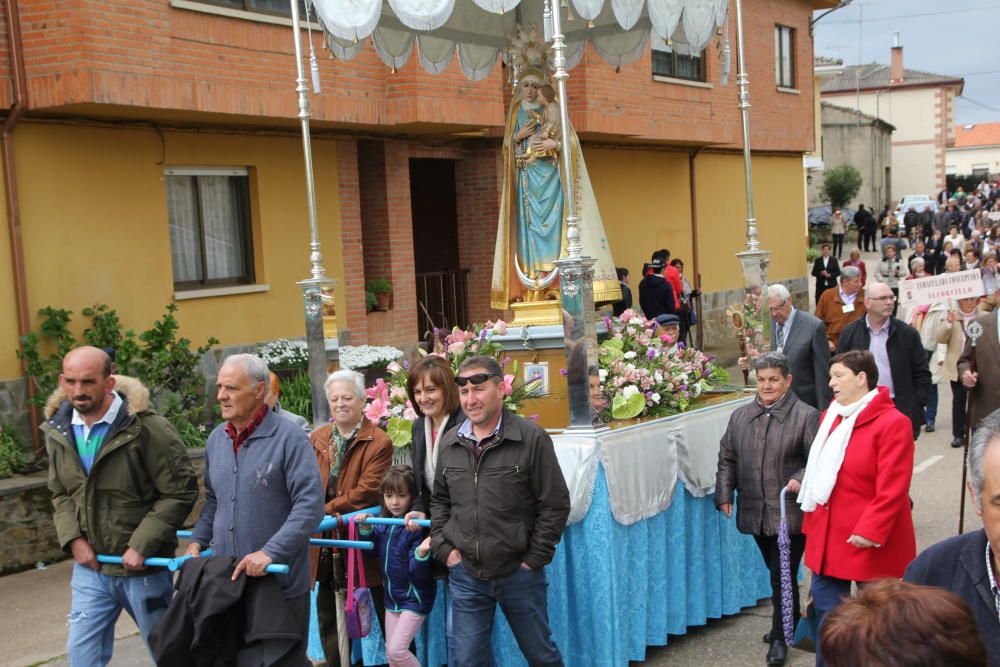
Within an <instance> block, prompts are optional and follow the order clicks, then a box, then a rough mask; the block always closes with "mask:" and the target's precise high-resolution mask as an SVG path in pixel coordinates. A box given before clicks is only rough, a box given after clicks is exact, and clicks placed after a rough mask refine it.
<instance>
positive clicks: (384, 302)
mask: <svg viewBox="0 0 1000 667" xmlns="http://www.w3.org/2000/svg"><path fill="white" fill-rule="evenodd" d="M365 291H366V292H371V293H372V294H374V295H375V310H389V299H390V298H391V297H392V283H391V282H389V281H388V280H387V279H386V278H372V279H371V280H369V281H368V282H367V283H366V284H365ZM365 298H366V299H367V295H366V297H365Z"/></svg>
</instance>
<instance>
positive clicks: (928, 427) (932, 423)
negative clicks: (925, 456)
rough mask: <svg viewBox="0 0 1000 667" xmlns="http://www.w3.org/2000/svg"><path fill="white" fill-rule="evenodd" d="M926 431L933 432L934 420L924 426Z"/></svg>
mask: <svg viewBox="0 0 1000 667" xmlns="http://www.w3.org/2000/svg"><path fill="white" fill-rule="evenodd" d="M924 431H926V432H927V433H933V432H934V422H931V423H929V424H928V425H927V426H925V427H924Z"/></svg>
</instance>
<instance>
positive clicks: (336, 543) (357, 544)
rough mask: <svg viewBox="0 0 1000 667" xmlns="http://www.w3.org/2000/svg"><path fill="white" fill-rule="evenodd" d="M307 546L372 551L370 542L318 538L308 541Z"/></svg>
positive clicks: (372, 547)
mask: <svg viewBox="0 0 1000 667" xmlns="http://www.w3.org/2000/svg"><path fill="white" fill-rule="evenodd" d="M309 545H310V546H314V547H336V548H338V549H374V548H375V545H374V544H373V543H371V542H361V541H359V540H322V539H320V538H318V537H316V538H313V539H311V540H309Z"/></svg>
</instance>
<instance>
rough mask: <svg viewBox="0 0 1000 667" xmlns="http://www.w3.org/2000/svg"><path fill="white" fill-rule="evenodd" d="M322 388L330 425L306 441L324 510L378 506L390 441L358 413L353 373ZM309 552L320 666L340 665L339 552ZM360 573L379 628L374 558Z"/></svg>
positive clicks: (381, 610) (381, 606)
mask: <svg viewBox="0 0 1000 667" xmlns="http://www.w3.org/2000/svg"><path fill="white" fill-rule="evenodd" d="M324 389H325V390H326V398H327V401H328V402H329V404H330V417H331V419H330V422H331V423H329V424H327V425H325V426H323V427H321V428H318V429H316V430H315V431H313V433H312V434H311V435H310V436H309V439H310V440H311V441H312V445H313V449H314V450H315V454H316V463H317V465H318V466H319V474H320V477H321V478H322V479H323V486H324V488H325V489H326V498H325V500H326V513H327V514H331V515H334V516H337V515H340V514H346V513H348V512H354V511H357V510H360V509H364V508H366V507H371V506H373V505H380V504H381V503H382V494H381V491H380V488H381V484H382V477H383V476H384V474H385V471H386V470H387V469H388V468H389V466H390V465H392V441H391V440H390V439H389V436H388V435H386V434H385V432H384V431H383V430H382V429H380V428H378V427H377V426H375V424H373V423H372V422H371V421H369V420H368V418H367V417H365V416H364V413H363V409H364V406H365V382H364V377H363V376H362V375H361V374H360V373H358V372H356V371H351V370H339V371H336V372H334V373H331V374H330V377H328V378H327V380H326V384H325V385H324ZM345 532H346V531H339V530H338V531H331V533H329V534H325V535H324V536H323V537H325V538H328V539H330V538H333V539H337V538H338V537H339V538H340V539H343V538H344V537H345V535H343V533H345ZM337 533H341V534H340V535H339V536H338V535H337ZM312 551H313V554H312V555H313V578H314V581H318V582H319V589H318V591H317V595H316V612H317V616H318V620H319V632H320V639H321V640H322V643H323V651H324V652H325V653H326V660H327V663H326V664H327V665H340V664H341V651H340V644H339V638H338V636H337V613H338V609H337V596H336V594H337V591H338V590H342V589H343V586H344V584H343V580H344V573H345V568H344V561H343V559H342V558H340V553H339V552H337V551H335V550H333V549H330V548H328V547H323V548H321V549H313V550H312ZM365 576H366V578H367V583H368V588H369V589H371V593H372V598H373V599H374V601H375V609H376V611H377V612H378V617H379V621H380V622H381V623H382V627H385V602H384V599H383V595H382V575H381V572H380V569H379V566H378V562H377V561H374V560H366V561H365ZM341 613H342V610H341ZM346 645H347V644H345V646H346ZM348 664H349V663H348Z"/></svg>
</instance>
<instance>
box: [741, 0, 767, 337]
mask: <svg viewBox="0 0 1000 667" xmlns="http://www.w3.org/2000/svg"><path fill="white" fill-rule="evenodd" d="M735 3H736V66H737V68H738V70H739V72H738V74H737V75H736V83H737V85H738V87H739V95H740V104H739V108H740V120H741V124H742V126H743V178H744V184H745V187H746V210H747V219H746V222H747V240H746V250H744V251H743V252H739V253H736V257H737V258H738V259H739V260H740V265H741V267H742V269H743V288H744V290H745V293H744V297H743V307H744V313H745V314H748V315H751V312H750V311H751V310H752V311H753V312H752V317H751V318H747V319H748V325H749V326H751V327H752V328H753V338H752V340H751V341H747V348H748V349H747V352H748V353H749V352H750V351H751V350H750V345H751V343H752V344H753V346H754V347H755V348H756V349H757V350H758V351H763V350H762V349H761V348H762V346H763V341H764V318H763V312H762V311H763V308H762V307H763V305H764V289H765V287H766V286H767V267H768V264H769V263H770V257H771V253H770V252H768V251H766V250H762V249H761V247H760V241H759V240H758V238H757V218H756V215H755V214H754V205H753V170H752V168H751V157H750V77H749V76H748V75H747V69H746V55H745V53H744V49H743V2H742V0H735Z"/></svg>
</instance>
